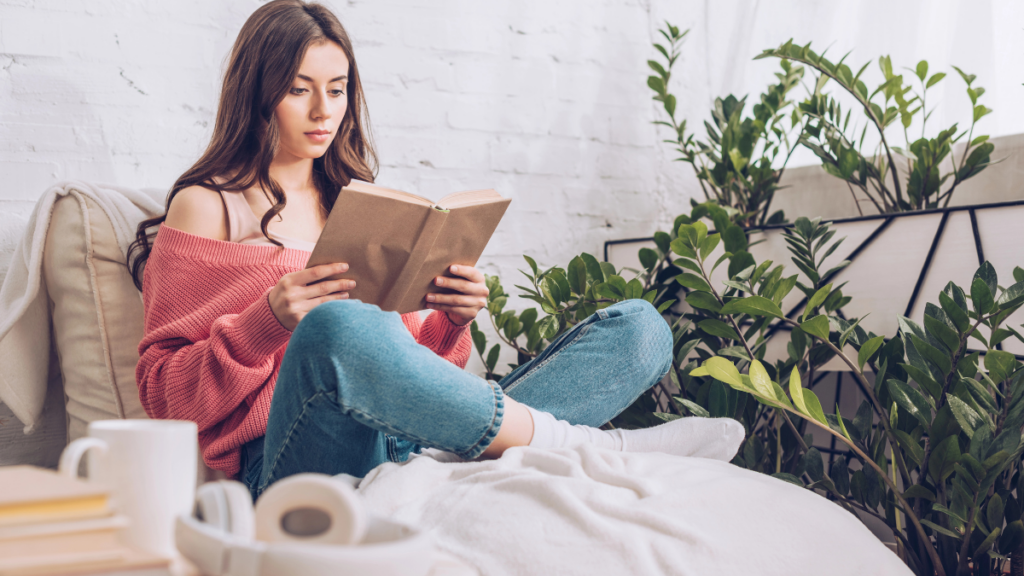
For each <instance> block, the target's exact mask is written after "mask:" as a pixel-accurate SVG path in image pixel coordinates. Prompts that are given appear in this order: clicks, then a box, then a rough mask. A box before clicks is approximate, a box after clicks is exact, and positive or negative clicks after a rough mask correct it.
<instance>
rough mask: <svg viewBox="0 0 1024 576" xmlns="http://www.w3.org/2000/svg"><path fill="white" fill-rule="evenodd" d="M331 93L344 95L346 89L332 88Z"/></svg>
mask: <svg viewBox="0 0 1024 576" xmlns="http://www.w3.org/2000/svg"><path fill="white" fill-rule="evenodd" d="M331 94H332V95H334V96H344V95H345V91H344V90H331Z"/></svg>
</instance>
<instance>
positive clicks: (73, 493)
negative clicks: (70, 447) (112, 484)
mask: <svg viewBox="0 0 1024 576" xmlns="http://www.w3.org/2000/svg"><path fill="white" fill-rule="evenodd" d="M0 487H3V488H2V489H0V526H4V525H10V524H20V523H25V522H38V521H44V520H61V519H73V518H89V517H97V516H103V515H106V514H108V513H109V512H108V510H109V509H108V506H107V500H108V494H107V490H106V489H104V488H102V487H99V486H97V485H95V484H89V483H88V482H84V481H82V480H78V479H77V478H69V477H67V476H63V475H61V474H58V473H57V472H54V471H52V470H46V469H43V468H37V467H35V466H6V467H0Z"/></svg>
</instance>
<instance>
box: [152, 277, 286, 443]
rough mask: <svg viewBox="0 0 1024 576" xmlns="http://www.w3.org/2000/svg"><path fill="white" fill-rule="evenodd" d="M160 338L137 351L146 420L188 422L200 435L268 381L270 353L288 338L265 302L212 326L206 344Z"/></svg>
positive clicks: (272, 358) (273, 367) (272, 364)
mask: <svg viewBox="0 0 1024 576" xmlns="http://www.w3.org/2000/svg"><path fill="white" fill-rule="evenodd" d="M161 332H164V334H162V337H161V338H159V339H157V338H149V337H147V338H145V339H144V340H143V341H142V344H141V345H140V347H139V355H140V358H139V364H138V366H137V367H136V372H135V379H136V383H137V384H138V387H139V399H140V400H141V402H142V406H143V407H144V408H145V409H146V413H147V414H149V416H150V417H152V418H173V419H178V420H191V421H193V422H195V423H196V424H197V425H198V426H199V430H200V431H204V430H208V429H210V428H212V427H214V426H216V425H217V424H219V423H220V422H221V421H223V420H225V419H226V418H227V417H228V416H229V415H230V414H231V413H232V412H234V411H235V410H236V409H237V408H238V407H239V406H241V405H242V404H243V403H244V402H246V400H247V398H248V397H249V396H251V395H253V394H254V393H255V392H258V391H259V390H260V389H262V388H263V386H264V385H266V384H267V383H268V381H269V380H271V379H272V378H273V376H274V375H275V374H276V371H277V359H276V354H275V353H276V352H277V351H278V350H279V349H280V348H281V347H282V346H284V345H285V344H286V343H287V342H288V338H289V337H290V336H291V332H289V331H288V330H287V329H285V328H284V327H283V326H281V324H280V322H278V321H277V318H276V317H275V316H274V313H273V311H271V309H270V304H269V303H268V301H267V298H266V296H264V297H262V298H259V299H258V300H256V302H254V303H252V304H251V305H250V306H249V307H248V308H246V309H245V310H243V311H242V312H241V313H240V314H225V315H222V316H220V317H218V318H216V319H215V320H213V322H212V326H211V327H210V333H209V336H208V337H207V338H203V339H201V340H196V341H190V340H189V339H188V338H187V337H186V336H185V335H184V334H182V335H180V336H170V335H169V334H166V332H167V331H166V330H163V331H161ZM147 336H149V335H147Z"/></svg>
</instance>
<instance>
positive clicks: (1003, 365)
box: [985, 350, 1019, 383]
mask: <svg viewBox="0 0 1024 576" xmlns="http://www.w3.org/2000/svg"><path fill="white" fill-rule="evenodd" d="M1018 366H1019V362H1017V358H1016V357H1015V356H1014V355H1013V354H1010V353H1009V352H1004V351H1002V350H989V351H988V352H987V353H986V354H985V369H986V370H988V376H989V378H991V379H992V381H993V382H996V383H999V382H1002V381H1003V380H1006V379H1007V378H1009V377H1010V376H1011V375H1012V374H1013V373H1014V372H1016V370H1017V368H1018Z"/></svg>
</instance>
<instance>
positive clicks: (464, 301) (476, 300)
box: [427, 294, 487, 309]
mask: <svg viewBox="0 0 1024 576" xmlns="http://www.w3.org/2000/svg"><path fill="white" fill-rule="evenodd" d="M427 302H428V303H430V304H441V305H445V306H461V307H467V308H476V309H480V308H486V307H487V298H485V297H482V296H472V295H466V294H427ZM431 308H433V306H431Z"/></svg>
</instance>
